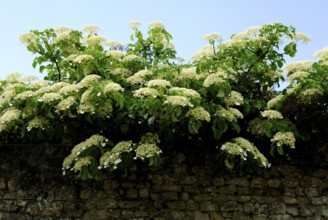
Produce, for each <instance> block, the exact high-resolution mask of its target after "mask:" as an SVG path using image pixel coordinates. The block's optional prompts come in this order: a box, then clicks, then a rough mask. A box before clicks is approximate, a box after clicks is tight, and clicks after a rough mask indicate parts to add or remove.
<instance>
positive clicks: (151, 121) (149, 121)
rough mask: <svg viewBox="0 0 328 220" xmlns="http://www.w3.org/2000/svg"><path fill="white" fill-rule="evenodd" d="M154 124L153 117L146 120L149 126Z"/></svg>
mask: <svg viewBox="0 0 328 220" xmlns="http://www.w3.org/2000/svg"><path fill="white" fill-rule="evenodd" d="M154 122H155V116H152V117H150V118H149V119H148V124H149V125H152V124H154Z"/></svg>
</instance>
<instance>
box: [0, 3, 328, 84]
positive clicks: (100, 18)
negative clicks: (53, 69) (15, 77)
mask: <svg viewBox="0 0 328 220" xmlns="http://www.w3.org/2000/svg"><path fill="white" fill-rule="evenodd" d="M327 8H328V1H326V0H316V1H311V2H310V1H305V0H272V1H269V0H248V1H246V0H195V1H191V0H165V1H159V0H88V1H86V0H56V1H45V0H28V1H24V0H0V27H1V29H2V31H1V34H0V79H3V78H4V77H5V76H6V75H7V74H9V73H12V72H21V73H23V74H24V75H36V76H39V78H42V75H40V74H38V71H37V70H34V69H33V68H32V65H31V64H32V61H33V55H32V54H30V53H29V52H28V51H27V50H26V48H25V46H24V45H22V44H21V43H20V41H19V36H20V35H21V34H23V33H25V32H28V31H29V30H31V29H38V30H43V29H46V28H55V27H57V26H61V25H64V26H67V27H70V28H74V29H79V30H81V29H82V28H83V27H84V26H85V25H89V24H95V25H98V26H99V27H100V28H101V29H102V31H101V33H100V35H102V36H105V37H106V38H107V39H109V40H118V41H120V42H122V43H128V42H129V36H130V34H131V33H132V30H130V28H129V27H128V23H129V21H131V20H138V21H140V22H142V23H143V25H144V30H145V31H146V30H147V24H148V23H150V22H151V21H154V20H159V21H162V22H163V23H164V24H165V26H166V28H167V30H168V31H169V32H170V33H171V34H172V35H173V43H174V44H175V47H176V50H177V51H178V56H180V57H183V58H189V57H190V56H191V55H192V54H193V53H194V52H195V51H196V50H197V49H199V48H200V47H202V46H203V45H204V44H205V42H204V41H203V40H202V37H203V35H205V34H208V33H211V32H217V33H220V34H221V35H222V36H223V38H224V40H228V39H229V38H230V36H231V35H232V34H234V33H237V32H240V31H244V30H245V29H247V28H248V27H251V26H258V25H263V24H268V23H275V22H280V23H283V24H285V25H293V26H294V27H296V30H297V31H299V32H303V33H305V34H307V35H309V36H310V37H311V41H310V42H309V43H308V44H307V45H305V46H300V47H299V48H298V53H297V55H296V57H295V58H293V59H291V60H288V61H296V60H307V59H314V58H313V54H314V52H316V51H318V50H320V49H322V48H323V47H325V46H327V45H328V27H327V22H328V12H327Z"/></svg>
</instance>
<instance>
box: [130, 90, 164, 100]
mask: <svg viewBox="0 0 328 220" xmlns="http://www.w3.org/2000/svg"><path fill="white" fill-rule="evenodd" d="M157 96H160V93H159V92H158V90H157V89H154V88H140V89H138V90H135V91H134V94H133V97H136V98H147V97H153V98H156V97H157Z"/></svg>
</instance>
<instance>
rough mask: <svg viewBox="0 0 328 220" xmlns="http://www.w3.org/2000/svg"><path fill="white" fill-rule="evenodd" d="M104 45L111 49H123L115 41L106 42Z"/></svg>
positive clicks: (121, 45) (120, 44)
mask: <svg viewBox="0 0 328 220" xmlns="http://www.w3.org/2000/svg"><path fill="white" fill-rule="evenodd" d="M105 45H107V46H109V47H110V48H111V49H116V48H121V47H123V44H122V43H121V42H119V41H117V40H108V41H107V42H106V43H105Z"/></svg>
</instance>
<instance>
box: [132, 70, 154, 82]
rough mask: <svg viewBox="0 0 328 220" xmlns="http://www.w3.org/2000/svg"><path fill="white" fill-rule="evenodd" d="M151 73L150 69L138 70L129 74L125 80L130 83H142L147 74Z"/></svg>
mask: <svg viewBox="0 0 328 220" xmlns="http://www.w3.org/2000/svg"><path fill="white" fill-rule="evenodd" d="M151 75H153V73H152V72H151V71H150V70H140V71H138V72H137V73H135V74H134V75H133V76H130V77H128V78H127V79H126V81H127V82H128V83H130V84H132V85H134V84H141V83H144V82H145V80H146V77H147V76H151Z"/></svg>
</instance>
